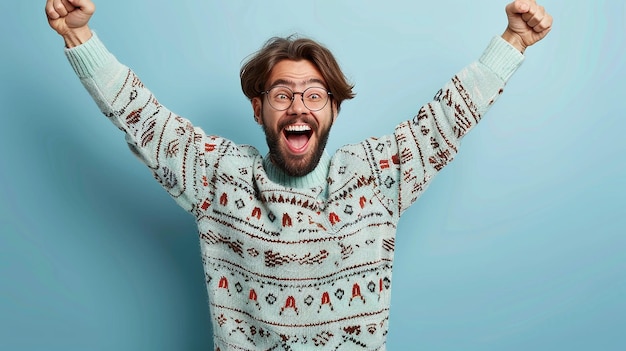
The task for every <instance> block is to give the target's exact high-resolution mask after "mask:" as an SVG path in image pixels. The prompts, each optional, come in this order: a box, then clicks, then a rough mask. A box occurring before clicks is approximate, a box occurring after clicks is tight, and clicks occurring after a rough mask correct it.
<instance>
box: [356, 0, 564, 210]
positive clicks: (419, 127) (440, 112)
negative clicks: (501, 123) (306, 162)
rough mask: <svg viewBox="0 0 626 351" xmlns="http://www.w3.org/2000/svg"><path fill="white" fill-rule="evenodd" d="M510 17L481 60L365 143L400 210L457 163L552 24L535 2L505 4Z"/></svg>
mask: <svg viewBox="0 0 626 351" xmlns="http://www.w3.org/2000/svg"><path fill="white" fill-rule="evenodd" d="M506 14H507V17H508V26H507V28H506V30H505V31H504V33H503V34H502V36H501V37H495V38H493V40H492V41H491V43H490V44H489V46H488V47H487V49H486V50H485V51H484V52H483V54H482V55H481V57H480V59H479V60H478V61H477V62H474V63H472V64H470V65H469V66H467V67H465V68H464V69H463V70H461V71H460V72H459V73H457V74H456V75H455V76H454V77H453V78H452V79H451V80H450V81H448V82H447V83H446V84H445V85H444V86H443V88H442V89H440V90H439V91H438V93H437V94H436V95H435V97H434V99H433V101H431V102H429V103H427V104H425V105H424V106H422V107H421V108H420V109H419V112H418V113H417V115H416V116H415V117H414V118H413V119H412V120H409V121H406V122H404V123H401V124H400V125H398V126H397V127H396V130H395V133H394V134H393V135H388V136H386V137H384V138H379V139H374V140H367V141H365V142H364V147H363V149H364V150H365V153H366V154H368V156H367V158H368V161H369V168H370V169H372V170H374V174H375V175H376V177H377V179H378V180H379V183H380V184H381V185H380V186H379V189H382V191H381V194H385V196H386V198H387V199H391V200H389V201H395V200H394V199H396V198H397V199H398V203H397V204H395V206H397V208H398V209H399V212H402V211H404V210H405V209H407V208H408V207H409V206H410V205H411V204H412V203H413V202H414V201H415V200H417V198H418V197H419V196H421V194H422V193H423V191H424V190H425V189H426V187H427V186H428V184H430V181H431V180H432V179H433V178H434V176H435V175H437V174H438V172H439V171H440V170H442V169H443V168H444V167H445V166H446V165H448V164H449V163H450V162H451V161H452V160H453V159H454V157H455V156H456V154H457V152H458V151H459V147H460V142H461V139H462V138H463V137H464V136H465V135H466V134H467V133H468V132H469V131H470V130H471V129H472V128H474V126H476V125H477V124H478V122H479V121H480V120H481V119H482V117H483V116H484V114H485V113H486V112H487V111H488V110H489V108H490V107H491V106H492V105H493V103H494V102H495V101H496V100H497V99H498V97H499V96H500V95H501V94H502V92H503V91H504V87H505V84H506V83H507V81H508V80H509V78H510V77H511V76H512V75H513V73H514V72H515V71H516V70H517V68H518V67H519V66H520V64H521V63H522V61H523V59H524V55H522V54H523V53H524V51H525V50H526V48H527V47H529V46H531V45H533V44H535V43H536V42H538V41H539V40H541V39H543V38H544V37H545V36H546V35H547V34H548V32H549V31H550V28H551V26H552V17H551V16H550V14H548V13H547V12H546V11H545V9H544V8H543V7H542V6H540V5H538V4H537V3H536V2H535V1H534V0H516V1H514V2H512V3H510V4H508V5H507V6H506ZM368 150H374V151H368ZM387 195H388V196H387ZM393 206H394V205H390V208H393Z"/></svg>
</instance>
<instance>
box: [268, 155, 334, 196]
mask: <svg viewBox="0 0 626 351" xmlns="http://www.w3.org/2000/svg"><path fill="white" fill-rule="evenodd" d="M263 168H264V169H265V172H266V173H267V177H268V178H269V179H270V180H271V181H272V182H274V183H278V184H280V185H283V186H286V187H291V188H297V189H310V188H314V187H322V188H323V189H325V188H326V178H328V169H329V168H330V156H328V154H327V153H326V152H324V153H323V154H322V157H321V158H320V162H319V163H318V164H317V166H316V167H315V169H314V170H313V171H311V172H310V173H308V174H306V175H304V176H301V177H292V176H290V175H288V174H286V173H285V172H284V171H283V170H282V169H280V168H278V167H276V166H274V164H273V163H272V161H271V160H270V156H269V154H267V155H265V157H264V158H263Z"/></svg>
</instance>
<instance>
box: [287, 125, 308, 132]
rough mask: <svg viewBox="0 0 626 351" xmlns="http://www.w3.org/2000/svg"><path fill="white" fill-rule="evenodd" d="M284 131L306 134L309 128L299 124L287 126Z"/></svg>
mask: <svg viewBox="0 0 626 351" xmlns="http://www.w3.org/2000/svg"><path fill="white" fill-rule="evenodd" d="M285 130H286V131H288V132H308V131H310V130H311V127H309V126H307V125H303V124H299V125H291V126H288V127H287V128H285Z"/></svg>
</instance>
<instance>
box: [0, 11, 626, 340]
mask: <svg viewBox="0 0 626 351" xmlns="http://www.w3.org/2000/svg"><path fill="white" fill-rule="evenodd" d="M44 3H45V1H44V0H37V1H35V0H28V1H13V2H9V1H3V2H2V3H1V4H0V10H1V13H2V14H3V16H4V20H2V21H0V26H1V27H0V28H1V30H0V33H2V34H1V42H0V44H1V47H2V55H1V56H0V59H1V60H2V65H1V66H0V73H1V79H2V80H1V86H0V89H1V94H0V106H1V111H2V117H1V118H2V123H1V125H0V199H1V202H0V349H1V350H210V349H211V347H212V346H211V345H212V344H211V333H212V332H211V318H210V316H209V313H208V305H207V298H206V293H205V290H204V289H205V287H204V281H203V273H202V267H201V261H200V256H199V245H198V239H197V236H196V234H195V226H194V220H193V218H192V216H190V215H189V214H187V213H186V212H184V211H183V210H182V209H180V208H178V207H177V206H176V205H175V203H174V201H172V200H171V199H170V198H169V197H168V196H167V195H166V193H165V192H164V191H162V190H161V188H160V186H159V185H158V184H157V183H156V182H155V181H153V179H152V176H151V174H150V172H149V171H148V170H147V169H145V168H144V167H143V166H142V165H141V164H140V163H139V162H138V161H137V160H136V159H135V158H134V156H132V155H131V153H130V152H129V151H128V149H127V147H126V145H125V144H124V139H123V135H122V134H121V133H120V132H119V131H117V130H116V129H115V127H113V125H111V124H110V123H109V122H108V121H107V120H106V119H105V118H104V117H102V116H101V114H100V113H99V111H98V109H97V108H96V105H95V104H94V103H93V101H91V99H90V98H89V96H88V95H87V93H86V92H85V91H84V90H83V88H82V86H81V85H80V83H79V81H78V79H77V78H76V77H75V75H74V74H73V72H72V70H71V68H70V66H69V64H68V63H67V62H66V59H65V57H64V54H63V41H62V39H61V38H60V37H58V36H57V35H56V33H54V32H53V31H51V30H50V29H49V27H48V24H47V22H46V18H45V15H44ZM543 4H544V5H545V6H546V7H547V8H548V9H549V10H550V12H551V13H552V14H553V15H554V18H555V22H554V29H553V31H552V33H551V34H550V35H549V36H548V38H546V39H545V40H544V41H543V42H541V43H539V44H538V45H537V46H536V47H532V48H530V49H529V50H528V51H527V59H526V61H525V63H524V64H523V66H522V67H521V69H520V70H519V71H518V73H517V74H516V75H515V76H514V77H513V78H512V80H511V81H510V82H509V85H508V87H507V89H506V92H505V94H504V95H503V96H502V97H501V99H500V100H499V102H498V103H497V104H496V105H495V106H494V107H493V108H492V110H490V111H489V113H488V114H487V116H486V117H485V119H484V120H483V122H481V124H480V125H479V126H478V127H477V128H476V129H475V130H474V131H473V132H472V133H471V134H470V135H469V136H468V137H467V138H466V139H465V140H464V145H463V147H462V148H461V153H460V154H459V155H458V157H457V159H456V160H455V162H453V163H452V164H451V165H450V166H449V167H448V168H447V169H445V170H444V171H443V172H442V173H441V174H440V175H439V176H438V178H437V179H435V181H434V182H433V184H432V185H431V187H430V188H429V189H428V191H427V192H426V194H425V195H424V196H423V197H422V198H421V200H420V201H418V203H417V204H416V205H415V206H413V207H412V208H411V209H410V210H409V211H407V212H406V214H405V216H404V218H403V221H402V222H401V225H400V227H399V230H398V236H397V245H396V261H395V267H394V282H393V298H392V309H391V323H390V328H391V329H390V334H389V339H388V341H389V344H388V347H389V349H390V350H455V351H456V350H625V349H626V334H625V332H626V330H625V326H626V253H625V251H626V250H625V249H626V203H625V200H624V198H625V197H626V185H625V177H626V162H625V156H624V155H625V154H626V148H625V146H624V144H625V142H624V137H623V134H624V131H626V123H625V119H626V111H625V109H624V91H625V90H624V81H625V79H626V70H625V67H624V62H625V61H626V55H625V50H626V42H625V38H624V37H625V33H626V5H625V4H626V3H625V2H624V1H617V0H606V1H601V0H599V1H593V2H587V3H578V2H573V1H568V0H545V1H544V2H543ZM505 5H506V1H505V0H484V1H460V0H440V1H432V2H425V1H408V0H406V1H384V2H382V1H330V0H327V1H305V2H302V1H297V2H296V1H258V2H257V1H255V2H252V1H243V0H238V1H200V0H177V1H161V0H152V1H148V0H134V1H128V0H127V1H123V0H106V1H105V0H101V1H99V2H97V6H98V10H97V12H96V15H95V17H94V18H93V20H92V27H93V28H94V29H95V30H96V31H97V32H98V34H99V35H100V37H101V39H102V40H103V41H104V42H105V43H106V44H107V45H108V47H109V49H110V50H111V51H112V52H113V53H115V54H116V56H117V57H118V59H119V60H120V61H122V62H124V63H125V64H127V65H129V66H130V67H132V68H133V69H134V70H135V71H136V72H137V73H138V74H139V76H140V77H142V79H143V81H144V83H145V84H146V85H147V86H148V87H149V88H151V90H152V91H153V92H154V93H155V94H156V96H157V97H158V98H159V100H160V102H161V103H163V104H164V105H166V106H168V107H169V108H170V109H172V110H174V111H175V112H177V113H179V114H181V115H183V116H185V117H187V118H189V119H191V120H192V121H193V122H194V123H195V124H196V125H198V126H200V127H202V128H203V129H204V130H205V131H207V132H210V133H214V134H219V135H222V136H225V137H228V138H230V139H232V140H234V141H236V142H239V143H249V144H254V145H256V146H257V147H259V148H260V149H261V150H266V146H265V143H264V137H263V135H262V131H261V129H260V128H259V127H258V126H256V125H255V124H254V122H253V118H252V110H251V108H250V106H249V103H248V101H247V100H246V99H245V98H244V96H243V94H242V93H241V90H240V87H239V80H238V71H239V67H240V65H241V62H242V60H243V59H244V58H245V57H246V56H247V55H248V54H250V53H252V52H253V51H255V50H257V49H258V48H259V47H260V45H261V44H262V43H263V42H264V41H265V40H266V39H268V38H269V37H271V36H274V35H288V34H291V33H300V34H303V35H306V36H310V37H312V38H315V39H317V40H319V41H321V42H323V43H324V44H326V45H327V46H328V47H329V48H330V49H331V50H332V51H333V52H334V53H335V54H336V56H337V58H338V60H339V61H340V63H341V65H342V66H343V68H344V70H345V72H346V74H347V75H348V76H349V78H350V79H351V80H352V81H353V82H354V83H356V91H357V98H356V99H354V100H352V101H348V102H346V103H345V104H344V106H343V109H342V112H341V114H340V116H339V119H338V121H337V123H336V125H335V127H334V129H333V132H332V133H331V140H330V141H329V151H330V152H332V151H334V150H335V149H336V148H338V147H339V146H341V145H343V144H345V143H352V142H358V141H360V140H362V139H363V138H366V137H369V136H376V135H381V134H386V133H389V132H391V131H392V128H393V127H394V126H395V125H396V124H397V123H399V122H400V121H402V120H405V119H408V118H411V117H412V116H413V115H414V114H415V113H416V112H417V111H418V109H419V107H420V106H421V105H422V104H424V103H426V102H428V101H430V99H431V98H432V97H433V95H434V94H435V93H436V91H437V90H438V89H439V88H440V87H441V86H442V85H443V84H444V83H445V82H446V81H447V80H448V79H449V78H450V77H451V76H452V75H453V74H455V73H456V72H457V71H458V70H459V69H461V68H462V67H463V66H465V65H466V64H468V63H470V62H471V61H472V60H474V59H476V58H477V57H478V56H479V55H480V53H481V52H482V50H483V48H484V47H486V45H487V43H488V42H489V40H490V39H491V37H492V36H494V35H499V34H501V32H502V31H503V30H504V28H505V25H506V17H505V15H504V6H505Z"/></svg>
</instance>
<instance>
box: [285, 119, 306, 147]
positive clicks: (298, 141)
mask: <svg viewBox="0 0 626 351" xmlns="http://www.w3.org/2000/svg"><path fill="white" fill-rule="evenodd" d="M283 135H284V136H285V140H286V141H287V146H288V147H289V149H291V151H293V152H302V151H304V149H306V147H307V145H308V144H309V140H311V136H312V135H313V130H312V129H311V127H309V126H308V125H306V124H293V125H290V126H287V127H286V128H285V129H284V131H283Z"/></svg>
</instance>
